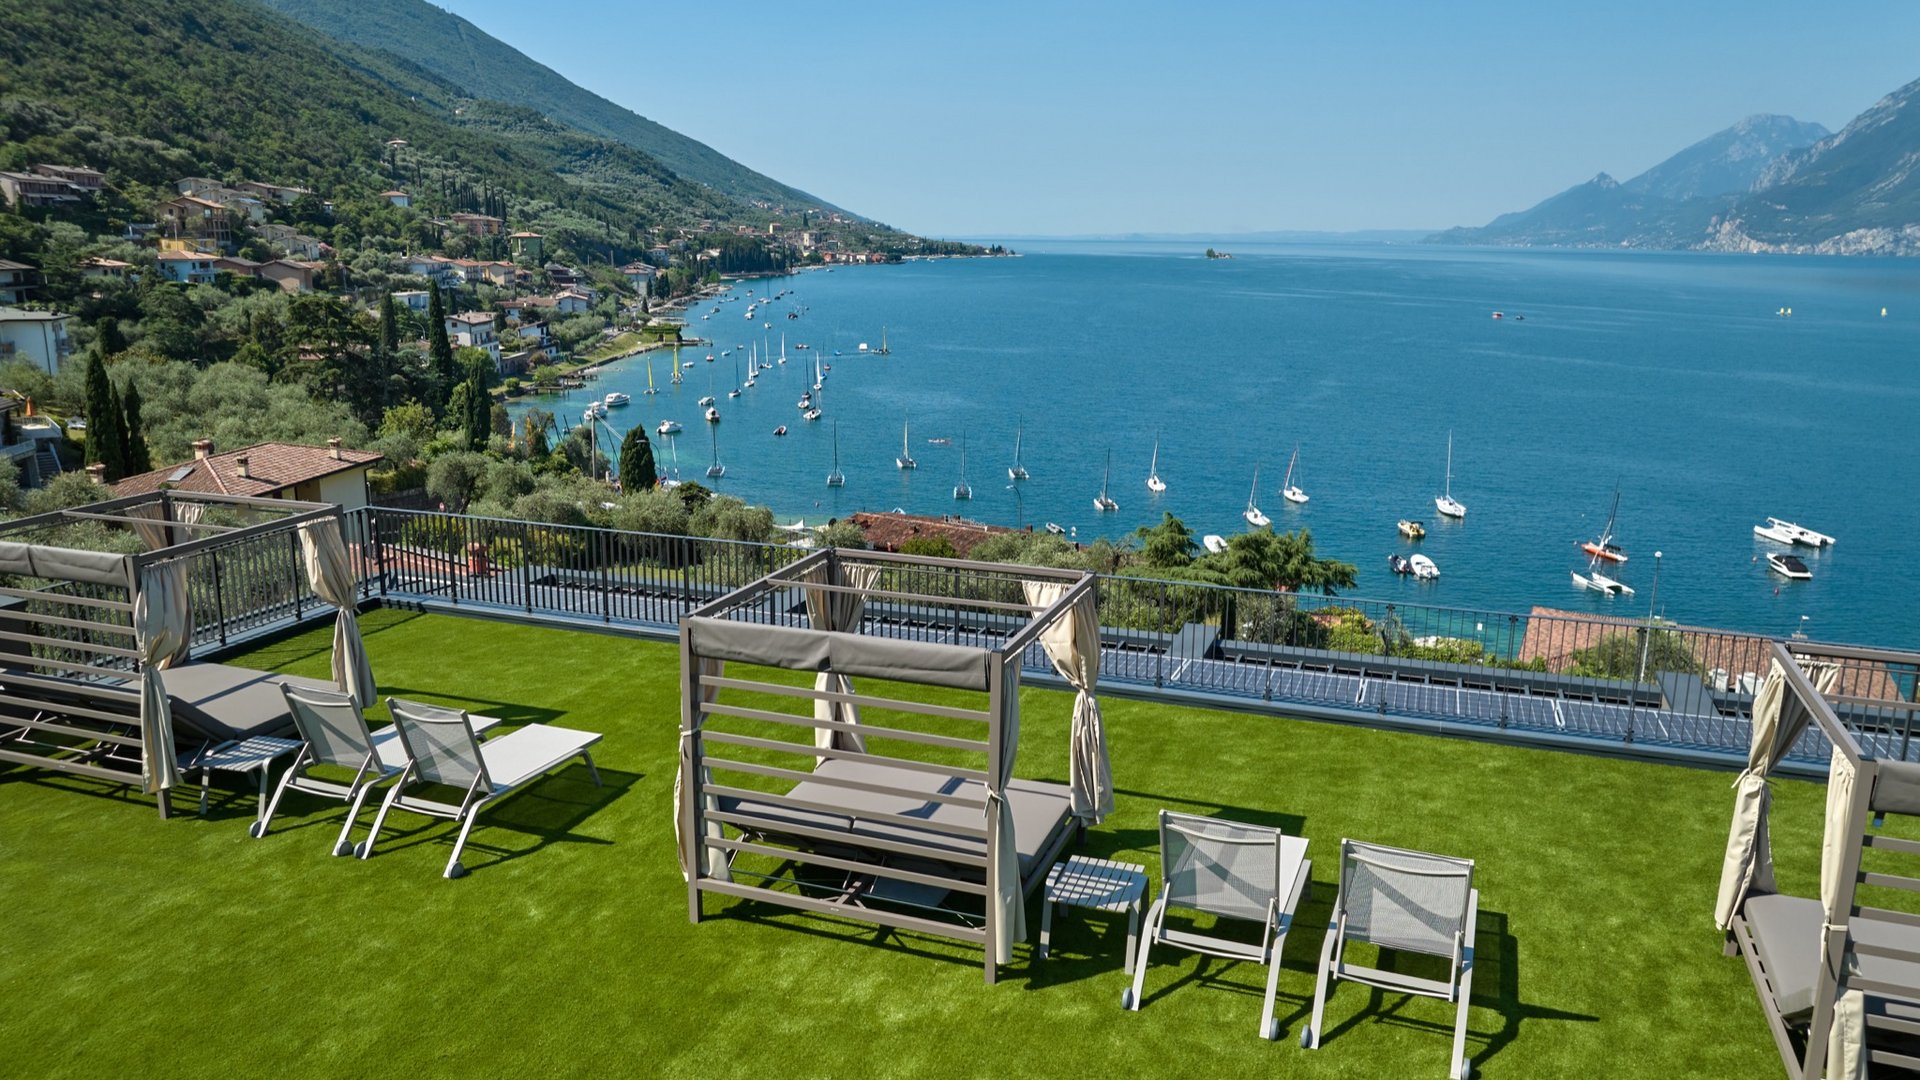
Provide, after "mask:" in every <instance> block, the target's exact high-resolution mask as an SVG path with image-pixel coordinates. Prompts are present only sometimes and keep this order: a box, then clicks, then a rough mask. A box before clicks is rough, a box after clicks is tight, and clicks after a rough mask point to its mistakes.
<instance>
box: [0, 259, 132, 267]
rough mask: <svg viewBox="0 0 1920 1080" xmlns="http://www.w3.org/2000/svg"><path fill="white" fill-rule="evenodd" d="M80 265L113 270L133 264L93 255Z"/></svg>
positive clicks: (82, 260)
mask: <svg viewBox="0 0 1920 1080" xmlns="http://www.w3.org/2000/svg"><path fill="white" fill-rule="evenodd" d="M80 265H81V266H97V267H100V268H102V269H105V270H114V269H124V268H126V267H129V266H132V265H133V264H132V263H128V262H121V261H120V260H119V259H109V258H106V257H104V256H100V255H94V256H92V257H90V258H85V259H81V260H80ZM4 269H6V267H5V266H0V270H4Z"/></svg>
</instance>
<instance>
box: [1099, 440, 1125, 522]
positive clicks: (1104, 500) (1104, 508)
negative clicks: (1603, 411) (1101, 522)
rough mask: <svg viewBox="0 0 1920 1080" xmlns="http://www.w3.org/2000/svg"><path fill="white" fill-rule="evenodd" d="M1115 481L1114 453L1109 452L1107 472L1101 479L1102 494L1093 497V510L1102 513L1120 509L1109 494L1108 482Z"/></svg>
mask: <svg viewBox="0 0 1920 1080" xmlns="http://www.w3.org/2000/svg"><path fill="white" fill-rule="evenodd" d="M1112 479H1113V451H1111V450H1109V451H1107V471H1106V472H1105V473H1104V474H1103V475H1102V476H1101V477H1100V494H1098V495H1095V496H1094V497H1093V508H1094V509H1095V510H1098V511H1100V512H1101V513H1103V514H1104V513H1108V512H1111V511H1114V510H1118V509H1120V504H1119V503H1117V502H1114V501H1113V498H1112V497H1111V496H1109V495H1108V494H1107V485H1108V482H1109V481H1111V480H1112Z"/></svg>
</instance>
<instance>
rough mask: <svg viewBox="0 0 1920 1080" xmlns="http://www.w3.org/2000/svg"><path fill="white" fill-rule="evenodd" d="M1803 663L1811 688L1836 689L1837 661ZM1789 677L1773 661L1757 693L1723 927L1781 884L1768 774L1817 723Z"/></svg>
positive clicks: (1737, 798) (1726, 874)
mask: <svg viewBox="0 0 1920 1080" xmlns="http://www.w3.org/2000/svg"><path fill="white" fill-rule="evenodd" d="M1800 667H1801V670H1802V671H1804V672H1806V675H1807V678H1808V680H1809V681H1811V682H1812V683H1813V688H1814V689H1815V690H1817V691H1819V692H1820V693H1821V694H1823V695H1824V694H1828V693H1831V692H1832V690H1833V687H1834V683H1835V682H1837V681H1838V679H1839V677H1840V668H1839V667H1838V666H1837V665H1835V664H1826V663H1819V662H1816V661H1811V660H1809V661H1802V662H1801V664H1800ZM1786 680H1787V677H1786V672H1784V671H1782V670H1781V668H1780V662H1779V661H1778V660H1775V661H1773V662H1772V664H1771V665H1770V666H1769V667H1768V669H1767V677H1766V679H1765V680H1763V681H1762V682H1761V683H1760V690H1759V692H1758V693H1756V694H1754V696H1753V735H1752V738H1751V740H1750V744H1749V749H1748V752H1747V767H1746V768H1745V769H1744V770H1742V771H1741V773H1740V776H1739V778H1738V779H1736V780H1735V781H1734V782H1733V788H1734V796H1733V824H1732V826H1731V827H1730V828H1729V830H1728V832H1727V851H1726V857H1725V858H1724V859H1723V860H1722V861H1721V865H1720V893H1719V896H1718V897H1717V898H1716V899H1715V901H1714V905H1713V922H1714V925H1715V926H1718V927H1719V928H1720V929H1722V930H1725V929H1727V928H1728V927H1730V926H1732V925H1733V916H1734V913H1735V912H1737V911H1739V910H1740V905H1741V904H1742V903H1745V902H1746V899H1747V897H1748V896H1749V895H1750V894H1752V893H1755V892H1759V893H1771V892H1774V891H1776V888H1777V886H1776V885H1775V884H1774V879H1773V843H1772V840H1771V838H1770V837H1769V836H1768V833H1767V813H1768V810H1769V808H1770V807H1771V806H1772V803H1773V793H1772V792H1771V791H1770V790H1768V788H1767V776H1768V774H1769V773H1771V772H1773V770H1774V769H1775V768H1776V767H1778V766H1779V764H1780V762H1781V760H1782V759H1784V758H1785V757H1786V756H1787V751H1789V750H1791V749H1792V748H1793V744H1794V743H1795V742H1797V741H1799V739H1800V735H1801V734H1802V733H1803V732H1805V731H1806V730H1807V725H1808V724H1810V723H1812V722H1813V714H1812V713H1810V712H1808V711H1807V709H1806V707H1805V706H1804V705H1802V704H1800V701H1799V699H1798V698H1796V697H1794V695H1792V694H1790V693H1788V692H1787V681H1786Z"/></svg>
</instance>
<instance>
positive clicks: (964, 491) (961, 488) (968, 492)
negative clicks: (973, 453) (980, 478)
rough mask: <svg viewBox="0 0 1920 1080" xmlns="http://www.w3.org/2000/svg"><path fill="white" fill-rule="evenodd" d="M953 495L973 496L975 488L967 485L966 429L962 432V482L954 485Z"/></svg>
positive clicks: (961, 496) (968, 497) (966, 497)
mask: <svg viewBox="0 0 1920 1080" xmlns="http://www.w3.org/2000/svg"><path fill="white" fill-rule="evenodd" d="M953 497H954V498H956V499H971V498H973V489H972V488H970V487H968V486H967V433H966V431H965V430H964V429H963V430H962V431H961V432H960V482H959V483H957V484H955V485H953Z"/></svg>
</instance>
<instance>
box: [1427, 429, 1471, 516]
mask: <svg viewBox="0 0 1920 1080" xmlns="http://www.w3.org/2000/svg"><path fill="white" fill-rule="evenodd" d="M1433 506H1434V509H1436V510H1438V511H1440V516H1442V517H1450V518H1464V517H1466V516H1467V507H1466V504H1465V503H1462V502H1461V501H1460V500H1458V499H1456V498H1454V497H1453V432H1451V431H1449V432H1447V486H1446V490H1445V491H1444V492H1443V493H1442V494H1441V495H1440V497H1439V498H1437V499H1435V500H1433Z"/></svg>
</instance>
